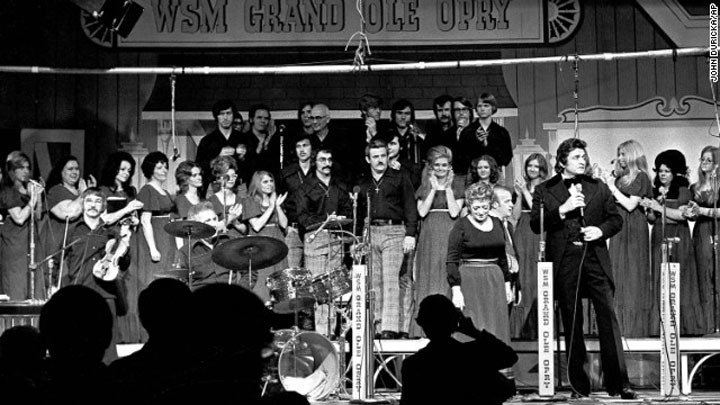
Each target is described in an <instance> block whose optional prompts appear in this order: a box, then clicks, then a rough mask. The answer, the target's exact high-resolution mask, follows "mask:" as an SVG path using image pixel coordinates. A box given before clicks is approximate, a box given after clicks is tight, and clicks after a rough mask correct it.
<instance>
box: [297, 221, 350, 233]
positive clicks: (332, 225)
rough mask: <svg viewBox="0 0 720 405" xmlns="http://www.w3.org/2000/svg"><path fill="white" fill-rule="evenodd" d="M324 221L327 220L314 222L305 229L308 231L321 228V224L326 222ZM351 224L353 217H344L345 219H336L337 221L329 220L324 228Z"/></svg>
mask: <svg viewBox="0 0 720 405" xmlns="http://www.w3.org/2000/svg"><path fill="white" fill-rule="evenodd" d="M324 223H325V221H323V222H318V223H315V224H312V225H310V226H308V227H307V228H305V230H306V231H308V232H310V231H314V230H316V229H318V228H320V225H322V224H324ZM350 224H352V219H350V218H343V219H338V220H335V221H330V222H328V223H327V225H325V226H324V227H323V229H338V228H341V227H343V226H345V225H350Z"/></svg>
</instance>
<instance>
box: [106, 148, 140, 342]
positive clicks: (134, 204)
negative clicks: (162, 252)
mask: <svg viewBox="0 0 720 405" xmlns="http://www.w3.org/2000/svg"><path fill="white" fill-rule="evenodd" d="M134 174H135V159H134V158H133V157H132V155H130V154H129V153H127V152H123V151H118V152H114V153H112V154H110V156H108V159H107V160H106V161H105V165H104V166H103V169H102V172H101V174H100V191H102V192H103V193H104V194H105V196H106V197H107V204H106V206H107V208H106V211H105V213H103V215H102V220H103V221H104V222H105V224H115V223H116V222H117V221H119V220H121V219H124V218H127V217H128V216H133V223H135V222H137V220H138V219H137V214H136V212H137V210H139V209H141V208H142V207H143V203H141V202H140V201H138V200H137V199H136V197H137V190H136V189H135V187H134V186H133V185H132V178H133V175H134ZM131 229H133V233H132V235H131V236H130V247H129V249H130V250H129V254H130V258H131V261H130V267H129V268H128V271H123V272H120V274H121V275H122V277H123V278H122V280H121V285H120V288H119V291H118V297H117V299H116V300H115V301H116V304H117V315H118V317H117V330H118V336H117V341H118V342H135V341H137V337H136V336H137V334H138V332H137V328H138V318H137V309H136V308H137V302H136V301H137V294H138V292H137V291H136V290H135V287H134V285H135V284H136V282H135V281H133V280H137V272H138V266H137V261H136V259H137V227H136V226H133V227H132V228H131ZM131 284H133V286H132V287H131ZM130 291H133V296H132V302H130V300H128V293H129V292H130ZM130 307H133V314H132V315H128V312H129V308H130Z"/></svg>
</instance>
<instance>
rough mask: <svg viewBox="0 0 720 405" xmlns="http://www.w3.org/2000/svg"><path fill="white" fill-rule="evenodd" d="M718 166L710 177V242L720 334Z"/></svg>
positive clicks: (715, 321) (715, 319)
mask: <svg viewBox="0 0 720 405" xmlns="http://www.w3.org/2000/svg"><path fill="white" fill-rule="evenodd" d="M717 171H718V169H717V168H713V171H712V174H711V177H710V181H711V183H710V187H711V190H712V194H711V195H712V199H713V211H712V236H710V243H711V244H712V278H713V283H712V287H713V327H714V333H715V334H716V335H717V334H720V327H718V291H717V271H718V263H717V260H718V217H717V214H716V213H717V209H718V201H717V200H718V192H719V191H720V190H718V188H720V187H719V186H720V185H719V184H718V178H717Z"/></svg>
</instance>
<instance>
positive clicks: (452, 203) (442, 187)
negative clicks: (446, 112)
mask: <svg viewBox="0 0 720 405" xmlns="http://www.w3.org/2000/svg"><path fill="white" fill-rule="evenodd" d="M427 162H428V163H427V166H425V169H424V170H423V175H422V183H421V185H420V188H419V189H418V191H417V193H416V194H415V198H416V199H417V206H418V214H419V215H420V218H422V225H421V226H420V236H419V237H418V243H417V249H416V251H417V255H416V257H415V261H416V265H415V299H414V301H415V302H416V303H419V302H422V300H423V299H424V298H425V297H427V296H430V295H433V294H443V295H445V294H447V291H448V289H449V288H450V286H449V285H448V282H447V272H446V271H444V268H445V259H446V255H447V247H448V246H447V244H448V236H449V235H450V231H451V230H452V228H453V225H455V221H456V220H457V218H458V216H459V215H460V210H461V209H462V206H463V202H464V197H465V196H464V195H463V194H462V191H461V189H462V186H461V185H459V184H457V182H454V181H453V177H454V176H453V172H452V151H450V148H448V147H446V146H442V145H439V146H434V147H432V148H430V150H428V153H427ZM418 307H419V305H416V306H415V308H416V309H415V315H414V316H413V317H412V319H413V320H412V323H411V331H410V335H411V336H422V328H420V326H419V325H418V324H417V323H416V322H415V318H417V308H418Z"/></svg>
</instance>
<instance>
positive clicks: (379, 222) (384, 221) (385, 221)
mask: <svg viewBox="0 0 720 405" xmlns="http://www.w3.org/2000/svg"><path fill="white" fill-rule="evenodd" d="M370 225H372V226H390V225H405V222H403V221H398V220H397V219H373V220H372V221H370Z"/></svg>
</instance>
